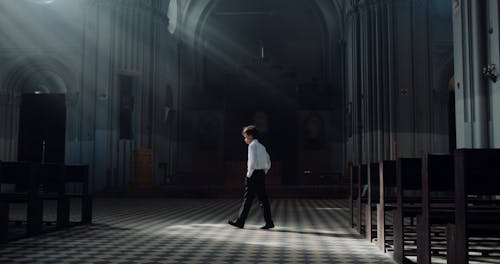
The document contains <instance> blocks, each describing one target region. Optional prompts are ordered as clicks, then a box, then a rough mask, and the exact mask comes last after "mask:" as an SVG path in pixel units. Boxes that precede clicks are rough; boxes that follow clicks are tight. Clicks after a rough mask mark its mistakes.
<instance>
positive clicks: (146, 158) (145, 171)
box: [135, 149, 153, 187]
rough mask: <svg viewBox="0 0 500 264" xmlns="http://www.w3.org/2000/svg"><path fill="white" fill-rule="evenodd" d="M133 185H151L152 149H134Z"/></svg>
mask: <svg viewBox="0 0 500 264" xmlns="http://www.w3.org/2000/svg"><path fill="white" fill-rule="evenodd" d="M135 185H136V186H141V187H145V186H151V185H153V150H152V149H137V150H135Z"/></svg>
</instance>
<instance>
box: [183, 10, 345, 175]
mask: <svg viewBox="0 0 500 264" xmlns="http://www.w3.org/2000/svg"><path fill="white" fill-rule="evenodd" d="M222 2H223V0H196V1H189V2H186V4H185V5H184V6H183V8H182V10H183V13H182V19H181V22H182V23H181V27H179V28H178V30H177V32H176V34H177V35H178V36H179V37H180V38H181V39H182V40H183V43H182V46H181V49H180V53H181V56H180V57H181V63H180V65H181V68H180V72H181V77H180V78H181V84H182V88H181V90H182V92H181V94H180V97H181V98H180V100H181V102H182V103H181V106H183V107H181V108H180V109H179V112H178V116H179V118H180V122H179V124H180V126H181V128H180V131H182V132H181V133H180V135H179V136H180V137H182V139H180V140H179V141H180V144H182V145H183V146H180V147H179V148H180V152H182V153H180V154H179V155H178V157H191V156H193V155H194V154H195V153H194V152H195V147H192V146H196V144H195V139H193V138H192V136H191V135H192V134H193V133H194V132H193V131H191V130H192V127H191V126H190V125H192V124H191V123H193V122H192V121H191V120H194V119H196V118H195V117H196V114H199V113H198V112H200V111H198V112H196V110H195V111H192V110H191V109H188V108H189V105H190V104H191V102H190V100H194V99H198V98H205V99H207V100H208V98H211V97H212V96H211V94H210V92H207V91H205V88H204V86H205V84H204V83H203V78H204V75H205V74H204V67H206V66H205V65H204V63H205V58H204V52H203V49H204V45H205V37H206V36H205V35H204V34H205V33H206V28H207V24H209V22H210V17H211V15H213V13H214V12H215V11H216V10H217V5H218V4H221V3H222ZM338 3H340V1H331V2H330V1H319V0H313V1H303V4H304V6H305V7H307V10H308V12H311V13H312V14H313V16H314V17H315V23H314V25H315V26H316V27H317V28H318V31H321V38H318V43H319V44H318V48H319V49H322V50H323V51H322V53H321V54H322V58H321V59H322V60H323V61H322V63H323V64H324V65H323V66H322V67H320V68H321V69H322V70H323V71H324V72H325V73H324V74H323V76H325V78H328V80H327V81H325V83H336V84H338V85H331V86H327V85H324V87H328V88H327V89H332V87H338V91H337V92H335V94H337V95H338V98H339V102H336V103H335V104H336V105H342V104H343V102H341V101H342V100H343V99H342V98H343V97H342V96H341V94H342V91H341V89H340V87H341V86H340V79H341V76H338V77H337V78H335V77H332V76H334V75H335V74H332V73H334V72H340V71H339V70H338V69H340V68H341V67H342V64H341V63H340V62H341V56H340V52H342V51H341V49H340V44H339V43H340V40H341V39H342V25H343V7H342V5H339V4H338ZM307 22H309V21H307ZM335 56H337V57H335ZM276 74H277V73H276ZM317 79H321V77H320V78H314V76H313V77H312V78H311V77H310V79H309V80H310V82H311V84H310V85H304V86H303V87H302V88H303V89H309V88H311V87H315V84H316V80H317ZM320 81H321V80H320ZM283 83H284V82H283ZM280 84H282V83H281V82H280ZM285 85H286V84H283V87H284V86H285ZM262 87H264V86H262ZM322 87H323V86H322ZM193 95H194V96H193ZM313 95H315V94H313ZM240 96H241V95H240ZM276 96H278V95H275V97H276ZM273 98H274V97H273ZM215 100H217V99H215ZM234 102H236V101H234ZM208 105H210V104H208ZM203 107H205V106H203ZM194 109H196V107H195V108H194ZM212 110H213V109H212ZM260 110H262V109H260ZM216 111H217V113H220V114H221V115H222V116H223V117H224V118H223V120H224V122H225V123H226V122H228V121H227V120H226V118H230V117H228V116H226V115H224V113H225V112H226V111H225V110H221V109H220V107H219V108H218V110H216ZM245 113H246V112H245ZM281 113H282V114H284V115H286V120H289V121H291V122H294V123H295V120H294V117H295V115H296V114H295V109H294V108H293V107H288V108H286V109H285V108H283V107H282V109H281ZM291 113H293V114H291ZM339 113H340V111H339ZM249 115H250V114H249ZM278 119H279V120H283V118H278ZM336 119H339V118H336ZM238 120H239V119H238ZM292 130H293V129H292ZM338 134H340V132H339V133H338ZM236 136H238V133H236ZM292 140H295V138H293V139H292ZM332 140H333V139H332ZM335 140H336V139H335ZM283 145H285V144H283ZM335 148H336V150H335V151H336V152H335V153H337V155H336V156H337V157H341V156H342V155H343V154H342V153H343V151H342V147H341V144H336V145H335ZM222 149H225V148H222ZM191 151H192V153H190V152H191ZM225 152H227V151H225ZM219 154H220V153H214V154H213V155H211V156H214V157H215V156H217V155H219ZM179 159H181V161H179V162H178V164H184V165H182V167H183V168H185V169H186V170H189V169H190V167H192V164H191V163H189V162H188V161H191V160H192V159H189V158H184V159H183V160H187V161H186V162H183V160H182V158H179ZM287 159H288V158H287ZM290 160H291V158H290ZM289 163H293V162H289ZM341 163H342V162H338V164H341ZM335 166H337V165H335ZM337 167H339V166H337ZM183 168H181V169H180V170H181V171H182V170H183ZM291 170H293V173H295V169H291ZM335 170H336V171H341V169H340V168H336V169H335Z"/></svg>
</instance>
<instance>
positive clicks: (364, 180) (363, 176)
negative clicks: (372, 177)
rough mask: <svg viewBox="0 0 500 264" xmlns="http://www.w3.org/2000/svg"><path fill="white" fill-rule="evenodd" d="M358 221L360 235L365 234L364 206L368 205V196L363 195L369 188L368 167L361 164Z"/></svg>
mask: <svg viewBox="0 0 500 264" xmlns="http://www.w3.org/2000/svg"><path fill="white" fill-rule="evenodd" d="M358 183H359V184H358V199H357V202H358V206H357V207H358V208H357V212H358V219H357V223H358V225H357V229H358V233H359V234H363V232H365V231H366V228H364V227H365V225H364V222H363V206H365V205H366V203H367V200H368V199H367V195H366V194H365V195H363V189H364V188H366V187H367V186H368V165H366V164H361V165H359V166H358Z"/></svg>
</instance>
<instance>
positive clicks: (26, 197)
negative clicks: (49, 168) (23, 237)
mask: <svg viewBox="0 0 500 264" xmlns="http://www.w3.org/2000/svg"><path fill="white" fill-rule="evenodd" d="M0 184H9V185H15V189H14V190H12V191H9V192H2V193H0V240H1V241H7V239H8V227H9V205H10V204H12V203H25V204H27V207H26V208H27V212H26V215H27V219H26V222H27V225H26V233H27V234H28V235H35V234H39V233H40V232H41V231H42V218H43V212H42V209H41V208H42V200H41V199H40V196H39V188H38V182H37V178H36V175H35V173H34V170H33V167H32V166H31V165H30V164H28V163H22V162H1V163H0Z"/></svg>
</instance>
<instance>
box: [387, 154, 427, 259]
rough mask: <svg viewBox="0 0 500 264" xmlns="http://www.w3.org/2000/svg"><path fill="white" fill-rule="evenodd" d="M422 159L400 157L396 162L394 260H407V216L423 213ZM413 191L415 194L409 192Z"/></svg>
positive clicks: (412, 216) (413, 216)
mask: <svg viewBox="0 0 500 264" xmlns="http://www.w3.org/2000/svg"><path fill="white" fill-rule="evenodd" d="M421 170H422V161H421V159H420V158H399V159H398V160H397V162H396V186H397V188H396V210H395V211H394V218H393V221H394V222H393V228H394V255H393V257H394V260H395V261H396V262H397V263H404V262H405V261H406V260H405V222H404V219H405V218H406V217H410V218H412V221H413V218H415V217H416V216H417V215H418V214H420V213H421V196H420V195H421V189H422V182H421V181H422V180H421V175H422V172H421ZM409 192H413V194H409ZM415 254H416V253H415Z"/></svg>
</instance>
